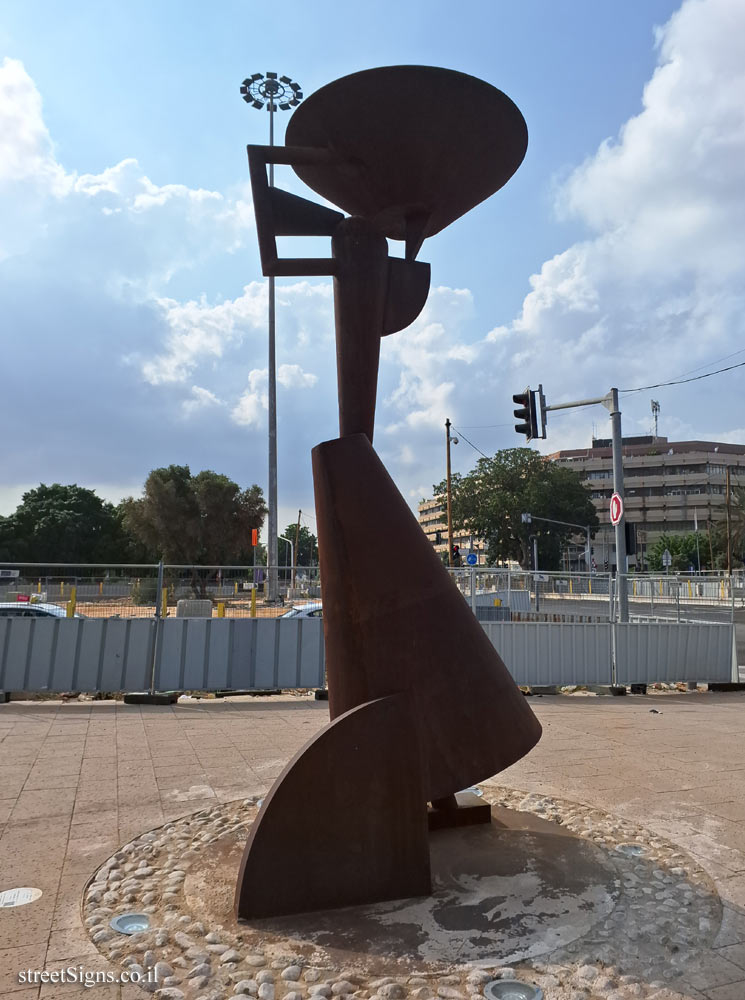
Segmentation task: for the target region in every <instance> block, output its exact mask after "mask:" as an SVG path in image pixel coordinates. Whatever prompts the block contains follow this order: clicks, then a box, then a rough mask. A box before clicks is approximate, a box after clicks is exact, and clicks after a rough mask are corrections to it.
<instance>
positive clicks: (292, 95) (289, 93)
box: [241, 73, 303, 603]
mask: <svg viewBox="0 0 745 1000" xmlns="http://www.w3.org/2000/svg"><path fill="white" fill-rule="evenodd" d="M241 96H242V97H243V100H244V101H245V102H246V103H247V104H249V105H250V106H251V107H252V108H258V109H262V108H266V109H267V111H268V112H269V145H270V146H273V145H274V113H275V111H289V110H290V108H294V107H297V105H298V104H299V103H300V102H301V101H302V99H303V93H302V90H301V89H300V84H298V83H295V82H294V81H293V80H291V79H290V77H289V76H277V74H276V73H267V74H266V75H264V74H263V73H254V74H253V76H249V77H247V78H246V79H245V80H244V81H243V83H242V84H241ZM269 186H270V187H273V186H274V166H273V164H271V163H270V164H269ZM274 301H275V300H274V276H273V275H271V276H270V277H269V315H268V325H269V365H268V367H269V392H268V407H269V488H268V490H267V506H268V507H269V515H268V524H267V536H268V537H267V547H266V561H267V599H268V601H269V602H270V603H276V601H277V599H278V596H279V588H278V577H277V566H278V561H279V555H278V542H277V531H278V526H277V364H276V338H275V309H274Z"/></svg>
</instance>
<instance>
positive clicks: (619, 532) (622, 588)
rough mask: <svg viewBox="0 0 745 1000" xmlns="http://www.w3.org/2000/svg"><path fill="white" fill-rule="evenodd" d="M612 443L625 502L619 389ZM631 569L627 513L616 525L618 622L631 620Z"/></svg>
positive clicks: (616, 484)
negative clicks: (629, 583) (627, 547)
mask: <svg viewBox="0 0 745 1000" xmlns="http://www.w3.org/2000/svg"><path fill="white" fill-rule="evenodd" d="M610 395H611V405H610V420H611V441H612V449H613V490H614V492H615V493H617V494H618V495H619V497H620V498H621V501H622V502H623V439H622V437H621V411H620V410H619V409H618V389H611V391H610ZM628 571H629V567H628V560H627V558H626V513H625V511H624V513H623V514H621V519H620V521H619V522H618V524H617V525H616V577H617V590H616V593H617V595H618V620H619V621H621V622H627V621H628V620H629V595H628V593H627V591H626V579H627V575H628Z"/></svg>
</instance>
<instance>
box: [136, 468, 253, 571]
mask: <svg viewBox="0 0 745 1000" xmlns="http://www.w3.org/2000/svg"><path fill="white" fill-rule="evenodd" d="M144 493H145V495H144V496H143V497H142V498H141V499H139V500H135V499H133V498H132V497H129V498H128V499H127V500H124V501H122V504H121V509H122V513H123V521H124V525H125V527H126V528H127V530H128V531H129V532H130V533H131V534H132V535H133V536H134V538H135V539H137V540H138V541H139V542H141V543H142V544H143V545H145V546H147V547H148V548H152V549H154V550H156V551H158V552H159V553H160V554H161V555H162V557H163V559H164V560H165V561H166V562H169V563H179V564H190V565H191V564H202V565H220V564H226V563H231V562H241V561H246V558H247V557H248V555H249V554H250V552H251V529H252V528H261V525H262V522H263V520H264V517H265V515H266V512H267V507H266V504H265V502H264V495H263V493H262V491H261V488H260V487H259V486H256V485H253V486H250V487H249V488H248V489H246V490H241V488H240V487H239V486H238V484H237V483H234V482H233V480H232V479H229V478H228V477H227V476H223V475H221V474H219V473H217V472H212V471H210V470H205V471H203V472H199V473H197V475H195V476H193V475H192V474H191V471H190V469H189V466H188V465H169V466H168V467H166V468H162V469H153V471H152V472H151V473H150V475H149V476H148V477H147V479H146V480H145V487H144Z"/></svg>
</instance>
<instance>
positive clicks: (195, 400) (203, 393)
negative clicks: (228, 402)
mask: <svg viewBox="0 0 745 1000" xmlns="http://www.w3.org/2000/svg"><path fill="white" fill-rule="evenodd" d="M181 405H182V408H183V411H184V413H186V414H188V415H191V414H192V413H197V412H199V411H200V410H207V409H210V408H212V407H214V406H223V405H224V403H223V402H222V400H221V399H218V397H217V396H216V395H215V394H214V392H210V390H209V389H205V388H204V387H203V386H201V385H193V386H192V387H191V398H190V399H185V400H184V402H183V403H182V404H181Z"/></svg>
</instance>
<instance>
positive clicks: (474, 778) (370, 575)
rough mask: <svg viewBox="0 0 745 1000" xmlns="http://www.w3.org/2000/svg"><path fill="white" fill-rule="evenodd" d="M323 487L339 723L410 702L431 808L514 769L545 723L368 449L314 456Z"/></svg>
mask: <svg viewBox="0 0 745 1000" xmlns="http://www.w3.org/2000/svg"><path fill="white" fill-rule="evenodd" d="M313 479H314V484H315V497H316V516H317V523H318V548H319V554H320V566H321V579H322V580H323V615H324V633H325V641H326V670H327V675H328V688H329V702H330V710H331V718H332V719H334V718H336V717H338V716H339V715H341V714H343V713H344V712H347V711H348V710H349V709H351V708H354V707H355V706H357V705H361V704H363V703H365V702H369V701H371V700H373V699H375V698H379V697H382V696H384V695H390V694H396V693H399V692H404V691H405V692H408V693H409V695H410V696H411V698H412V704H413V717H414V721H415V725H416V727H417V731H418V734H419V742H420V749H421V763H422V770H423V781H424V789H425V793H426V798H427V799H428V800H429V801H432V800H434V799H442V798H445V797H447V796H449V795H452V794H453V793H454V792H456V791H459V790H460V789H463V788H466V787H467V786H469V785H472V784H474V783H475V782H478V781H483V780H484V779H485V778H489V777H491V776H492V775H494V774H496V773H497V772H499V771H502V770H504V768H506V767H509V766H510V764H514V763H515V761H517V760H519V759H520V758H521V757H523V756H524V755H525V754H527V753H528V752H529V751H530V750H531V749H532V748H533V747H534V746H535V744H536V743H537V742H538V740H539V739H540V736H541V726H540V723H539V722H538V720H537V719H536V717H535V716H534V715H533V712H532V711H531V709H530V707H529V706H528V704H527V703H526V701H525V698H524V696H523V695H522V694H521V692H520V690H519V688H518V687H517V686H516V684H515V682H514V681H513V679H512V677H511V676H510V673H509V671H508V670H507V668H506V666H505V665H504V663H503V662H502V660H501V659H500V657H499V655H498V654H497V652H496V650H495V649H494V647H493V646H492V644H491V642H490V641H489V639H488V637H487V635H486V633H485V632H484V629H483V628H482V626H481V625H480V623H479V622H478V620H477V619H476V617H475V616H474V614H473V612H472V611H471V608H470V607H469V606H468V604H467V603H466V601H465V599H464V598H463V596H462V595H461V593H460V592H459V591H458V589H457V587H456V586H455V584H454V583H453V581H452V580H451V579H450V575H449V573H448V571H447V570H446V568H445V567H444V566H443V564H442V562H441V561H440V559H439V557H438V556H437V554H436V553H435V551H434V549H433V548H432V545H431V543H430V542H429V540H428V539H427V537H426V535H425V534H424V532H423V531H422V530H421V528H420V527H419V525H418V523H417V521H416V518H415V517H414V515H413V513H412V512H411V510H410V509H409V506H408V504H407V503H406V501H405V500H404V498H403V497H402V496H401V494H400V493H399V491H398V490H397V489H396V486H395V484H394V482H393V480H392V479H391V477H390V476H389V474H388V472H387V471H386V469H385V467H384V466H383V463H382V462H381V461H380V459H379V458H378V456H377V454H376V453H375V451H374V450H373V447H372V445H371V444H370V442H369V440H368V439H367V437H366V436H365V435H364V434H355V435H351V436H349V437H344V438H339V439H337V440H334V441H327V442H325V443H324V444H321V445H318V446H317V447H316V448H314V449H313ZM406 764H407V762H405V761H402V762H401V766H402V767H405V766H406ZM412 765H413V766H416V762H412Z"/></svg>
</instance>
